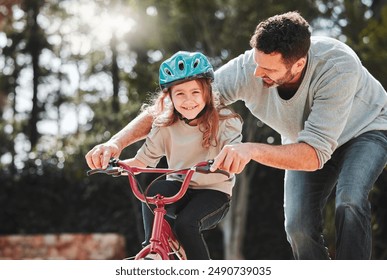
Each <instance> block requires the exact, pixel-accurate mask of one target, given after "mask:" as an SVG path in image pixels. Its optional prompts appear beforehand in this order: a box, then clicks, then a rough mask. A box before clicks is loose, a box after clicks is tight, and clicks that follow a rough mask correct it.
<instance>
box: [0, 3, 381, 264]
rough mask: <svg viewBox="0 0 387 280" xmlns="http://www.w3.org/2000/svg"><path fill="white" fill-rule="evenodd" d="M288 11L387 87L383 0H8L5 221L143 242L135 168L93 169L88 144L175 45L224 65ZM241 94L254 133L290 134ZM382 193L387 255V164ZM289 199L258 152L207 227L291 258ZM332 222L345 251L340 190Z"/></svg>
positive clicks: (123, 120)
mask: <svg viewBox="0 0 387 280" xmlns="http://www.w3.org/2000/svg"><path fill="white" fill-rule="evenodd" d="M289 10H298V11H299V12H301V14H302V15H303V16H304V17H305V18H306V19H307V20H308V21H309V22H310V23H311V25H312V27H313V30H312V31H313V34H315V35H327V36H332V37H335V38H338V39H339V40H342V41H344V42H346V43H348V44H349V45H350V46H351V47H352V48H353V49H354V50H356V52H357V53H358V55H359V56H360V57H361V59H362V61H363V63H364V65H365V66H366V67H367V68H368V69H369V71H370V72H371V73H372V74H373V75H374V76H375V77H376V78H377V79H379V81H380V82H381V83H382V84H383V85H384V87H385V88H386V86H387V68H386V67H385V65H386V63H387V1H383V0H374V1H373V0H353V1H349V0H315V1H312V0H299V1H286V0H282V1H280V0H261V1H257V0H244V1H242V2H241V1H236V0H213V1H204V0H185V1H183V0H175V1H173V0H170V1H167V0H157V1H156V0H141V1H140V0H137V1H136V0H121V1H119V0H116V1H114V0H93V1H92V0H46V1H44V0H28V1H27V0H25V1H22V0H0V69H1V71H0V115H1V121H0V178H1V179H0V205H1V206H0V234H1V235H6V234H34V233H64V232H66V233H68V232H73V233H92V232H102V233H103V232H116V233H120V234H122V235H124V236H125V239H126V243H127V254H128V256H129V255H133V254H134V253H136V252H137V251H138V250H139V249H140V242H141V241H142V235H143V229H142V224H141V213H140V210H139V203H138V202H137V201H136V200H135V199H134V198H133V195H132V194H131V193H130V190H129V188H128V185H127V181H126V179H125V178H109V177H107V176H106V177H104V176H102V175H101V176H99V175H97V176H96V177H90V178H89V177H86V176H85V173H86V170H87V165H86V162H85V160H84V155H85V154H86V153H87V151H88V150H89V149H91V148H92V147H93V146H94V145H96V144H98V143H101V142H103V141H106V140H108V139H109V138H110V137H111V136H112V135H113V134H115V133H116V132H117V131H119V130H120V129H121V128H122V127H123V126H124V125H126V124H127V123H128V122H129V121H130V120H132V119H133V118H134V117H135V116H136V115H137V113H138V110H139V108H140V106H141V104H142V102H144V101H145V100H146V99H147V98H148V96H149V95H150V94H152V93H153V92H155V91H156V90H157V76H158V67H159V64H160V62H161V61H162V60H163V59H164V58H165V57H168V56H170V55H172V54H173V53H175V52H176V51H178V50H187V51H202V52H203V53H205V54H206V55H207V56H208V57H209V58H210V60H211V62H212V63H213V65H214V66H215V68H218V67H220V66H221V65H223V64H224V63H226V62H227V61H228V60H230V59H232V58H233V57H235V56H237V55H238V54H240V53H242V52H244V51H245V50H247V49H249V39H250V36H251V35H252V33H253V32H254V29H255V27H256V25H257V24H258V22H259V21H260V20H262V19H264V18H267V17H269V16H271V15H274V14H276V13H282V12H286V11H289ZM234 107H235V109H236V110H237V111H238V112H239V113H240V114H241V115H242V116H243V117H244V120H245V125H244V140H245V141H257V142H266V143H273V144H278V143H280V138H279V136H278V134H276V132H274V131H273V130H271V129H270V128H268V127H267V126H265V125H263V124H262V123H261V122H260V121H259V120H257V119H254V118H253V117H252V116H251V114H249V113H248V112H247V111H246V108H244V106H243V104H239V103H237V104H235V105H234ZM140 144H141V143H138V144H136V145H133V146H131V147H128V148H127V149H126V150H125V151H124V153H123V155H122V158H124V157H126V156H132V155H133V154H134V153H135V152H136V150H137V148H138V147H139V145H140ZM98 176H99V177H98ZM147 180H148V179H147V178H143V179H142V181H144V183H145V182H146V181H147ZM332 198H334V195H332ZM370 201H371V203H372V207H373V208H372V209H373V218H372V222H373V234H374V243H373V258H374V259H387V228H386V226H387V223H386V221H387V172H386V170H385V171H384V172H383V173H382V175H381V176H380V177H379V179H378V181H377V182H376V184H375V186H374V189H373V190H372V192H371V195H370ZM282 205H283V171H281V170H277V169H272V168H268V167H265V166H261V165H258V164H256V163H251V164H249V166H248V168H246V170H245V171H244V172H243V173H242V174H240V175H239V176H238V183H237V186H236V187H235V190H234V195H233V206H232V207H233V208H232V211H231V212H230V213H229V215H228V217H227V219H226V221H225V222H224V223H223V224H222V225H221V226H220V227H218V228H217V229H215V230H212V231H210V232H208V233H206V238H207V240H208V243H209V247H210V250H211V252H212V257H213V259H225V258H231V259H237V258H238V259H291V258H292V254H291V250H290V246H289V244H288V243H287V241H286V236H285V233H284V229H283V219H284V218H283V207H282ZM325 233H326V241H327V246H328V248H329V250H330V252H331V254H332V257H333V258H334V253H335V252H334V209H333V200H331V201H330V202H329V204H328V207H327V211H326V228H325Z"/></svg>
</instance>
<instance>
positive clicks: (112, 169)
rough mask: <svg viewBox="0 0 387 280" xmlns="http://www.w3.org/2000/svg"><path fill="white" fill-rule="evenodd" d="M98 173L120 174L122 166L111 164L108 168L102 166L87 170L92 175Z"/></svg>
mask: <svg viewBox="0 0 387 280" xmlns="http://www.w3.org/2000/svg"><path fill="white" fill-rule="evenodd" d="M97 173H102V174H107V175H112V176H115V177H116V176H120V175H121V173H122V170H121V168H119V167H111V166H109V167H108V168H106V169H102V168H96V169H91V170H88V171H87V172H86V174H87V176H91V175H94V174H97Z"/></svg>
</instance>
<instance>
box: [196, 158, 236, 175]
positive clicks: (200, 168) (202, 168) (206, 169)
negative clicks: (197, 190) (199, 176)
mask: <svg viewBox="0 0 387 280" xmlns="http://www.w3.org/2000/svg"><path fill="white" fill-rule="evenodd" d="M213 163H214V160H213V159H210V160H208V161H207V165H205V166H198V167H196V171H197V172H199V173H204V174H209V173H220V174H223V175H226V176H227V177H229V178H230V176H231V175H230V173H229V172H227V171H225V170H222V169H216V170H215V171H211V170H210V168H211V165H212V164H213Z"/></svg>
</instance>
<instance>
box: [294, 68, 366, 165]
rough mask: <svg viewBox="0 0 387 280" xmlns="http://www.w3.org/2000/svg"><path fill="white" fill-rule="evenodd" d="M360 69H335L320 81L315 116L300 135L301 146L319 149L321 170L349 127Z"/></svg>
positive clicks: (309, 120)
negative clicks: (345, 129)
mask: <svg viewBox="0 0 387 280" xmlns="http://www.w3.org/2000/svg"><path fill="white" fill-rule="evenodd" d="M357 67H358V65H356V64H355V63H352V64H351V63H347V64H346V66H345V67H343V65H341V66H340V65H338V66H335V65H332V68H331V70H329V71H327V72H326V73H325V74H324V75H323V76H322V77H321V78H320V79H319V80H320V81H321V82H320V84H319V85H318V87H317V90H316V93H315V97H314V99H313V105H312V108H311V112H310V114H309V116H308V118H307V120H306V121H305V124H304V129H303V130H302V131H300V133H299V134H298V139H297V141H298V142H305V143H307V144H309V145H311V146H312V147H314V148H315V150H316V153H317V156H318V159H319V162H320V168H322V167H323V166H324V164H325V163H326V162H327V161H328V160H329V159H330V158H331V155H332V154H333V152H334V151H335V149H336V148H337V146H338V139H339V137H340V135H341V134H342V132H343V130H344V128H345V126H346V124H347V121H348V117H349V115H350V113H351V108H352V105H353V101H354V98H355V94H356V87H357V82H358V80H359V74H358V73H359V72H360V71H356V68H357Z"/></svg>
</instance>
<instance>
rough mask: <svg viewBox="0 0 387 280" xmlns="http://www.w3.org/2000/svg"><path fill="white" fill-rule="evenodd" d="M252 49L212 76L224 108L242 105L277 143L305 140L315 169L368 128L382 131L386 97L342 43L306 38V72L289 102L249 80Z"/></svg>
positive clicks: (385, 123) (386, 126)
mask: <svg viewBox="0 0 387 280" xmlns="http://www.w3.org/2000/svg"><path fill="white" fill-rule="evenodd" d="M255 67H256V63H255V61H254V50H248V51H246V52H245V53H244V54H242V55H240V56H238V57H237V58H235V59H233V60H231V61H230V62H228V63H227V64H226V65H224V66H222V67H221V68H219V69H218V70H217V71H216V72H215V84H216V88H217V90H219V92H220V93H221V95H222V98H223V99H224V101H225V103H226V104H230V103H233V102H235V101H237V100H242V101H244V103H245V105H246V107H247V108H248V109H249V110H250V111H251V113H252V114H253V115H254V116H255V117H257V118H258V119H260V120H261V121H262V122H264V123H266V124H267V125H268V126H270V127H271V128H273V129H274V130H275V131H277V132H278V133H279V134H280V135H281V137H282V143H283V144H290V143H298V142H305V143H307V144H309V145H311V146H312V147H314V149H315V150H316V153H317V156H318V159H319V162H320V168H322V166H323V165H324V164H325V162H326V161H328V160H329V159H330V157H331V155H332V153H333V152H334V151H335V149H336V148H337V147H339V146H341V145H343V144H344V143H346V142H347V141H349V140H350V139H352V138H354V137H356V136H358V135H360V134H362V133H364V132H366V131H371V130H387V93H386V91H385V89H384V88H383V87H382V85H381V84H380V83H379V82H378V81H377V80H376V79H375V78H374V77H373V76H372V75H371V74H370V73H369V72H368V71H367V69H365V68H364V67H363V65H362V64H361V61H360V59H359V58H358V56H357V55H356V54H355V52H354V51H353V50H352V49H350V48H349V47H348V46H347V45H345V44H343V43H342V42H340V41H338V40H335V39H332V38H328V37H314V36H312V43H311V48H310V50H309V52H308V63H307V69H306V72H305V75H304V78H303V81H302V83H301V85H300V87H299V89H298V90H297V92H296V94H295V95H294V96H293V97H292V98H291V99H289V100H284V99H282V98H281V97H280V96H279V95H278V91H277V89H276V88H265V87H264V86H263V83H262V79H261V78H258V77H255V76H254V70H255Z"/></svg>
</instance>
